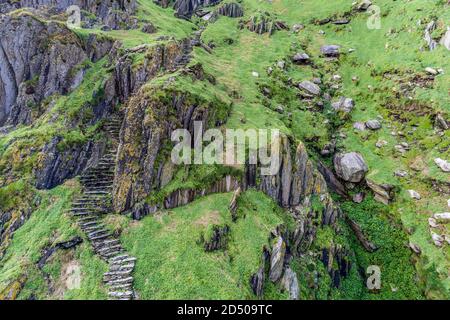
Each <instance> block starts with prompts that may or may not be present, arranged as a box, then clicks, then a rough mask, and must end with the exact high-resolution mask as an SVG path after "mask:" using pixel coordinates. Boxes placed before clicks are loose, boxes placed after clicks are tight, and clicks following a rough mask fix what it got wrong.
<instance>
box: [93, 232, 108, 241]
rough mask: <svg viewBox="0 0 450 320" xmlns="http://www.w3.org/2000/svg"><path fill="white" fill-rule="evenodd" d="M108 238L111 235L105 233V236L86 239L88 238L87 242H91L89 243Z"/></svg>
mask: <svg viewBox="0 0 450 320" xmlns="http://www.w3.org/2000/svg"><path fill="white" fill-rule="evenodd" d="M110 236H111V234H109V233H107V234H104V235H100V236H96V237H89V236H88V238H89V240H91V241H97V240H102V239H106V238H109V237H110Z"/></svg>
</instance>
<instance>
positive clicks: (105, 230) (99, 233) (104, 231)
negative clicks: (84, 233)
mask: <svg viewBox="0 0 450 320" xmlns="http://www.w3.org/2000/svg"><path fill="white" fill-rule="evenodd" d="M106 233H108V230H107V229H105V228H103V229H100V230H96V231H92V232H88V237H89V238H92V237H95V236H99V235H102V234H106Z"/></svg>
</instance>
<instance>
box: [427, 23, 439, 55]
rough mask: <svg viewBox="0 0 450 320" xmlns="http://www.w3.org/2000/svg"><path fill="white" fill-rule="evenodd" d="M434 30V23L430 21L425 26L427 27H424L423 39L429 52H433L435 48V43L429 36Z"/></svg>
mask: <svg viewBox="0 0 450 320" xmlns="http://www.w3.org/2000/svg"><path fill="white" fill-rule="evenodd" d="M434 30H436V22H435V21H434V20H433V21H430V23H428V24H427V26H426V27H425V35H424V39H425V41H426V42H427V45H428V48H429V49H430V51H433V50H434V49H436V47H437V45H438V44H437V42H436V41H435V40H434V39H433V37H432V36H431V34H432V33H433V31H434Z"/></svg>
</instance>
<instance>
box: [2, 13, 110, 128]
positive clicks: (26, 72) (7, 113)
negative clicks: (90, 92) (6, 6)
mask: <svg viewBox="0 0 450 320" xmlns="http://www.w3.org/2000/svg"><path fill="white" fill-rule="evenodd" d="M105 51H107V48H106V50H104V49H103V50H101V51H99V52H97V53H91V55H92V57H93V58H98V55H99V54H101V53H105ZM88 58H89V54H88V52H87V51H86V50H85V49H84V44H83V43H82V42H81V41H80V39H79V38H78V37H77V36H76V35H75V34H74V33H73V32H72V31H70V30H69V29H68V28H66V27H65V26H62V25H61V24H59V23H56V22H48V23H46V22H43V21H41V20H39V19H38V18H36V17H34V16H33V15H30V14H27V13H21V14H18V15H14V14H10V15H4V16H2V17H1V19H0V125H2V124H5V123H7V124H10V125H16V124H19V123H24V124H29V123H30V122H31V121H32V118H33V117H32V110H33V108H34V107H35V106H38V105H39V104H40V102H41V101H42V100H43V99H45V98H47V97H49V96H51V95H52V94H55V93H59V94H67V93H68V92H70V91H71V90H73V89H74V88H76V87H77V86H78V85H79V84H80V83H81V81H82V79H83V75H84V72H85V68H84V67H83V65H82V63H83V62H84V61H86V60H87V59H88Z"/></svg>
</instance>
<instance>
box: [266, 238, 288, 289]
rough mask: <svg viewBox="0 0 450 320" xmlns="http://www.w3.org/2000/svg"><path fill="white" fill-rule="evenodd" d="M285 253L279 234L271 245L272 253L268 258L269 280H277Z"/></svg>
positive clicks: (284, 246) (281, 271)
mask: <svg viewBox="0 0 450 320" xmlns="http://www.w3.org/2000/svg"><path fill="white" fill-rule="evenodd" d="M285 254H286V244H285V243H284V241H283V238H282V237H281V236H279V237H278V238H277V240H276V243H275V244H274V246H273V249H272V255H271V258H270V272H269V279H270V281H272V282H277V281H278V280H279V279H280V278H281V275H282V273H283V265H284V256H285Z"/></svg>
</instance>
